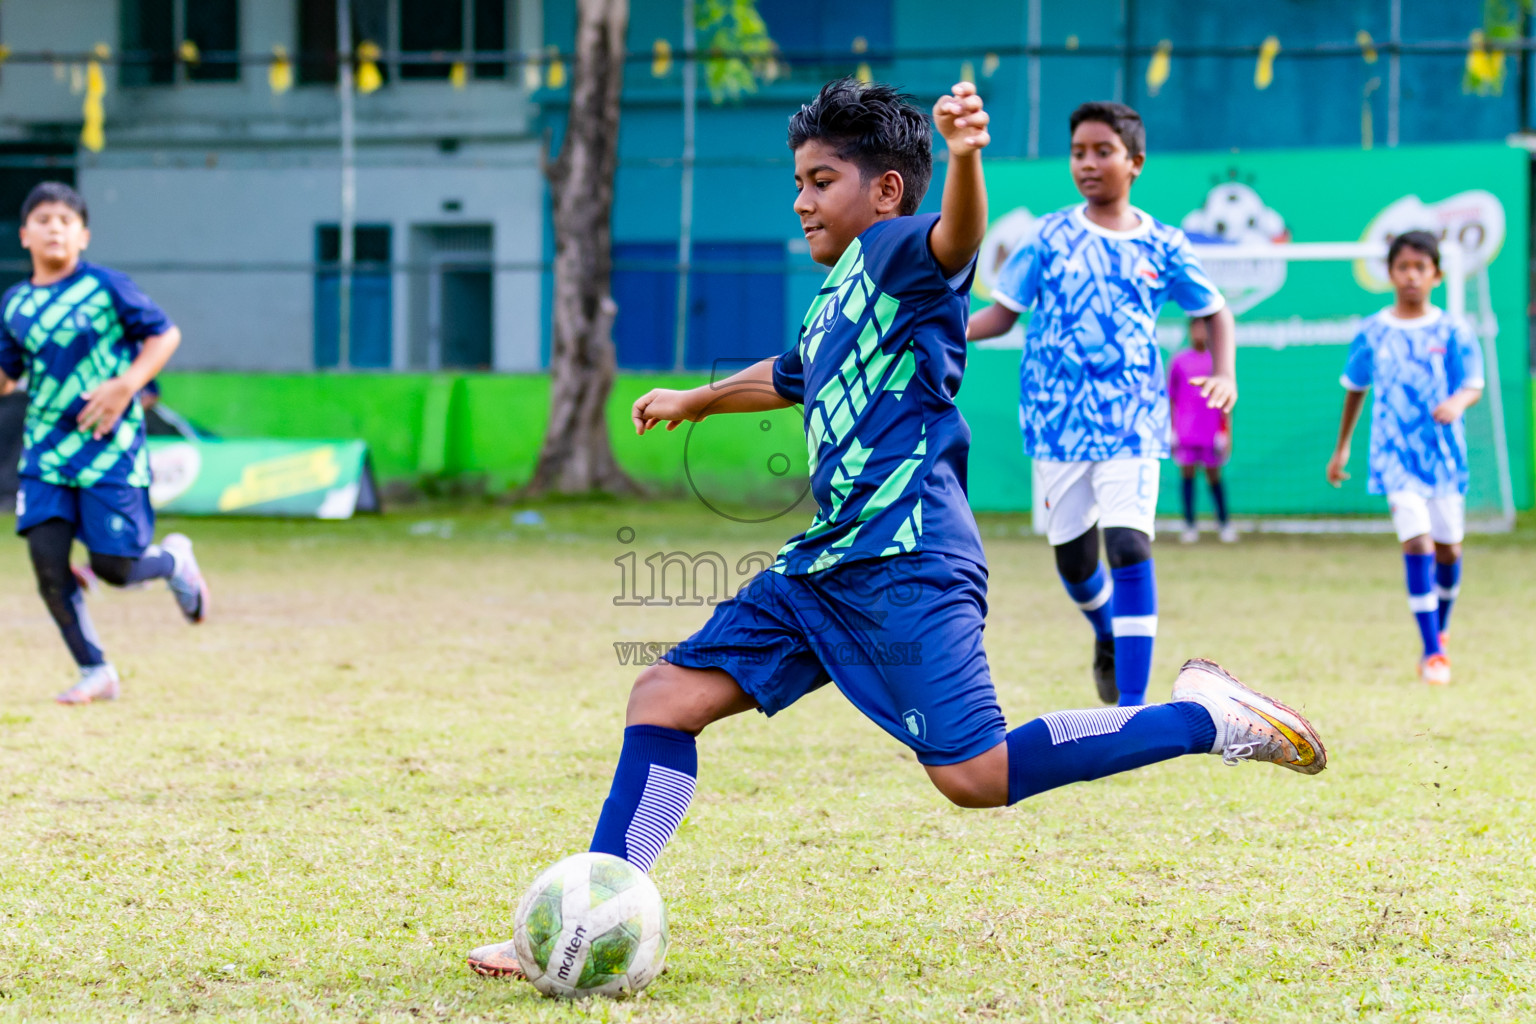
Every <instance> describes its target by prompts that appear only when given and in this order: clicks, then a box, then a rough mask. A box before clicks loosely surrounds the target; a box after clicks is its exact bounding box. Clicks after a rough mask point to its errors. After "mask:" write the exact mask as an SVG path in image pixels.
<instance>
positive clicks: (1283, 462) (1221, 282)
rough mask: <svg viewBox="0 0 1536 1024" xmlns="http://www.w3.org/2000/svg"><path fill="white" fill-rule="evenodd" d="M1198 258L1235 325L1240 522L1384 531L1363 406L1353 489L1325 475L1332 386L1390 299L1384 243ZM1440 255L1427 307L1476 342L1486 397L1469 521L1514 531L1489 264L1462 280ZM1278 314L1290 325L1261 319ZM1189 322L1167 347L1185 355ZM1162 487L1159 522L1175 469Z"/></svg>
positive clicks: (1463, 267) (1475, 436)
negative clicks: (1462, 326)
mask: <svg viewBox="0 0 1536 1024" xmlns="http://www.w3.org/2000/svg"><path fill="white" fill-rule="evenodd" d="M1196 251H1197V253H1198V254H1199V256H1200V259H1201V262H1202V263H1203V264H1204V265H1205V268H1206V270H1207V272H1208V273H1209V274H1210V275H1211V277H1212V279H1213V280H1214V281H1215V282H1216V285H1217V287H1219V288H1220V289H1221V291H1222V293H1223V294H1224V295H1225V296H1226V297H1227V300H1228V303H1229V304H1230V306H1231V308H1232V310H1233V313H1234V314H1235V315H1236V318H1237V344H1238V385H1239V390H1240V394H1241V400H1240V401H1239V403H1238V407H1237V410H1236V412H1235V413H1234V417H1233V429H1232V433H1233V440H1232V445H1233V450H1232V458H1231V462H1230V463H1229V465H1228V468H1227V470H1226V479H1227V490H1228V493H1229V500H1230V501H1231V502H1232V505H1233V509H1234V516H1235V517H1237V518H1245V517H1248V518H1251V517H1257V518H1253V519H1252V522H1251V524H1250V525H1251V526H1252V528H1254V529H1258V530H1267V531H1283V532H1313V531H1317V532H1326V531H1354V530H1360V531H1363V530H1388V529H1390V524H1389V522H1388V521H1387V518H1386V507H1385V502H1384V499H1383V498H1382V497H1380V496H1378V495H1371V494H1367V493H1366V478H1367V475H1368V470H1367V465H1366V460H1367V456H1368V454H1369V451H1370V441H1369V430H1370V412H1369V400H1368V402H1367V411H1366V413H1365V414H1364V415H1362V417H1361V424H1360V426H1359V427H1358V428H1357V430H1356V434H1355V440H1354V446H1353V451H1352V455H1351V459H1350V464H1349V472H1350V474H1351V479H1350V480H1348V481H1347V482H1346V483H1345V484H1344V486H1343V487H1341V488H1334V487H1331V486H1330V485H1329V484H1328V483H1327V481H1326V480H1325V478H1324V472H1323V471H1324V468H1325V466H1326V464H1327V461H1328V457H1329V455H1330V454H1331V453H1332V450H1333V445H1334V441H1335V439H1336V437H1337V435H1338V424H1339V413H1340V409H1341V407H1342V405H1343V400H1344V389H1343V388H1342V387H1341V386H1340V385H1339V383H1338V381H1339V376H1340V374H1341V372H1342V371H1343V368H1344V357H1345V353H1346V351H1347V349H1348V346H1349V343H1350V341H1351V340H1352V339H1353V338H1354V337H1355V335H1356V334H1357V333H1358V331H1359V328H1360V323H1361V321H1362V320H1363V319H1364V318H1365V317H1367V316H1369V315H1370V314H1372V313H1374V312H1375V311H1376V310H1378V309H1381V308H1382V307H1384V306H1387V305H1389V304H1390V303H1391V301H1392V295H1391V291H1390V285H1389V283H1388V281H1387V276H1386V265H1385V257H1386V248H1385V246H1384V245H1382V244H1379V243H1358V242H1351V243H1288V244H1282V245H1266V246H1236V245H1201V246H1196ZM1441 259H1442V268H1443V270H1444V274H1445V284H1444V285H1443V286H1442V288H1441V289H1440V290H1438V291H1437V293H1436V296H1435V302H1436V303H1437V304H1438V305H1442V306H1443V307H1444V308H1445V309H1446V311H1447V312H1448V313H1450V314H1451V315H1452V316H1457V317H1461V318H1463V319H1464V320H1465V321H1466V322H1467V323H1468V324H1469V325H1470V326H1471V327H1472V328H1473V330H1474V331H1475V332H1476V334H1477V336H1478V339H1479V341H1480V342H1481V343H1482V347H1483V361H1484V363H1485V366H1486V374H1487V388H1486V390H1485V391H1484V392H1483V400H1482V401H1481V402H1479V403H1478V404H1477V405H1475V406H1473V407H1472V409H1470V410H1469V411H1468V413H1467V416H1466V423H1465V428H1466V437H1467V454H1468V462H1469V468H1470V471H1471V481H1470V486H1469V490H1468V493H1467V520H1468V523H1467V525H1468V528H1469V529H1478V530H1485V531H1486V530H1507V529H1510V528H1512V527H1513V525H1514V516H1515V509H1514V494H1513V486H1512V481H1511V475H1510V462H1509V443H1508V436H1507V434H1506V431H1505V424H1504V409H1503V402H1502V398H1503V395H1502V392H1501V389H1500V386H1499V372H1498V371H1499V361H1498V335H1499V324H1498V319H1497V318H1496V317H1495V315H1494V307H1493V304H1492V300H1491V296H1490V294H1489V286H1488V271H1487V268H1486V265H1484V266H1480V267H1473V268H1470V269H1471V271H1472V272H1471V275H1470V276H1469V275H1468V273H1467V270H1468V267H1467V259H1466V256H1465V254H1464V253H1463V250H1462V249H1461V247H1460V245H1458V244H1457V243H1455V242H1453V241H1447V242H1446V243H1445V244H1444V245H1443V248H1442V253H1441ZM1276 298H1279V299H1281V301H1275V299H1276ZM1277 309H1279V310H1284V311H1285V315H1283V316H1276V315H1275V314H1273V313H1266V310H1277ZM1186 324H1187V321H1184V320H1182V319H1173V318H1168V319H1165V320H1164V321H1163V322H1162V323H1160V324H1159V341H1160V342H1161V343H1162V346H1163V348H1164V349H1165V350H1167V351H1168V352H1176V351H1178V350H1179V348H1181V347H1182V346H1183V345H1184V343H1185V337H1184V336H1185V328H1186ZM1163 483H1164V488H1163V494H1164V500H1163V501H1162V502H1161V503H1160V504H1161V510H1162V512H1163V513H1164V514H1165V515H1166V514H1169V513H1171V512H1173V511H1174V508H1175V507H1176V499H1177V485H1176V482H1175V478H1174V477H1173V476H1172V475H1171V469H1170V470H1168V471H1165V477H1164V481H1163ZM1200 490H1201V491H1204V486H1203V484H1202V486H1201V487H1200ZM1169 499H1174V501H1170V500H1169ZM1205 507H1206V508H1208V507H1209V503H1208V501H1207V502H1205Z"/></svg>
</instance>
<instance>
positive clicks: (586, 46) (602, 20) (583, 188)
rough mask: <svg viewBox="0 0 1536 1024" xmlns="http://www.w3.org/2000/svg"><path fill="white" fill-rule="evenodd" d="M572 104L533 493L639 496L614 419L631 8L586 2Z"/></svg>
mask: <svg viewBox="0 0 1536 1024" xmlns="http://www.w3.org/2000/svg"><path fill="white" fill-rule="evenodd" d="M577 10H578V22H577V27H576V62H575V68H574V71H573V74H572V76H571V106H570V114H569V116H568V117H567V119H566V129H565V140H564V142H562V143H561V146H560V155H559V156H558V157H556V158H555V160H554V162H553V163H552V164H550V165H549V166H548V168H547V169H546V173H547V175H548V177H549V188H550V196H551V199H552V203H553V206H554V225H555V295H554V316H553V322H554V327H553V338H552V341H551V346H550V359H549V373H550V389H549V392H550V393H549V429H548V432H547V433H546V434H545V435H544V445H543V447H542V448H541V449H540V451H539V461H538V465H537V466H536V467H535V469H534V472H533V479H532V480H531V481H530V482H529V484H528V487H527V488H526V492H525V493H531V494H547V493H556V494H583V493H587V492H591V491H607V492H610V493H617V494H628V493H635V492H637V491H639V487H638V486H637V485H636V484H635V482H634V481H633V480H631V479H630V478H629V476H628V474H626V473H625V472H624V471H623V470H622V469H620V468H619V464H618V462H617V461H616V460H615V459H614V457H613V447H612V445H611V444H610V443H609V440H608V422H607V417H606V415H605V412H606V406H607V402H608V396H609V394H610V392H612V390H613V380H614V374H615V370H616V364H615V359H614V350H613V333H612V332H613V318H614V314H615V313H616V312H617V307H616V306H615V305H614V302H613V296H612V295H611V293H610V288H609V276H610V273H611V270H612V263H613V253H612V241H613V238H612V234H613V230H612V211H613V186H614V172H615V170H616V168H617V165H618V149H619V90H620V88H621V87H622V86H623V82H624V38H625V35H626V30H627V28H628V24H629V0H578V3H577Z"/></svg>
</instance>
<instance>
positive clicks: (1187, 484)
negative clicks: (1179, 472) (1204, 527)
mask: <svg viewBox="0 0 1536 1024" xmlns="http://www.w3.org/2000/svg"><path fill="white" fill-rule="evenodd" d="M1179 495H1180V497H1182V498H1183V499H1184V525H1185V526H1187V527H1189V528H1190V529H1191V530H1193V529H1194V528H1195V478H1194V477H1192V476H1186V477H1180V478H1179Z"/></svg>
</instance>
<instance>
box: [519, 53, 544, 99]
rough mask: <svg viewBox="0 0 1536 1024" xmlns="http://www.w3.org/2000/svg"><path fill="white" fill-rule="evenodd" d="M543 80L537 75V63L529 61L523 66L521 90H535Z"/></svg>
mask: <svg viewBox="0 0 1536 1024" xmlns="http://www.w3.org/2000/svg"><path fill="white" fill-rule="evenodd" d="M543 80H544V78H543V76H542V75H540V74H539V63H538V61H534V60H530V61H528V63H526V64H524V65H523V88H525V89H528V90H530V91H531V90H533V89H537V88H538V87H539V84H540V83H541V82H543Z"/></svg>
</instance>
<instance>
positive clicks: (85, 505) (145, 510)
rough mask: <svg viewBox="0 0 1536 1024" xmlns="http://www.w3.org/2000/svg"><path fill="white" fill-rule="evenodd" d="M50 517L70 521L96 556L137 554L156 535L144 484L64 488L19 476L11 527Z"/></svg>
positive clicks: (31, 524)
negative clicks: (14, 522)
mask: <svg viewBox="0 0 1536 1024" xmlns="http://www.w3.org/2000/svg"><path fill="white" fill-rule="evenodd" d="M50 519H62V520H64V521H65V522H66V523H69V524H70V525H71V526H73V527H74V528H75V536H76V537H78V538H80V543H82V544H84V545H85V546H86V547H87V548H88V549H90V550H91V551H94V552H96V553H97V554H98V555H117V556H119V557H122V558H138V557H139V556H140V555H142V554H143V553H144V549H145V548H147V547H149V542H150V541H152V540H154V537H155V510H154V508H152V507H151V506H150V504H149V488H147V487H129V486H127V485H126V484H98V485H97V486H95V487H65V486H62V485H60V484H50V483H44V482H43V481H41V480H34V479H32V478H30V477H22V478H21V490H20V491H19V492H18V493H17V495H16V532H17V533H26V532H27V531H28V530H30V529H32V527H34V526H36V525H38V524H39V523H45V522H47V521H48V520H50Z"/></svg>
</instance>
